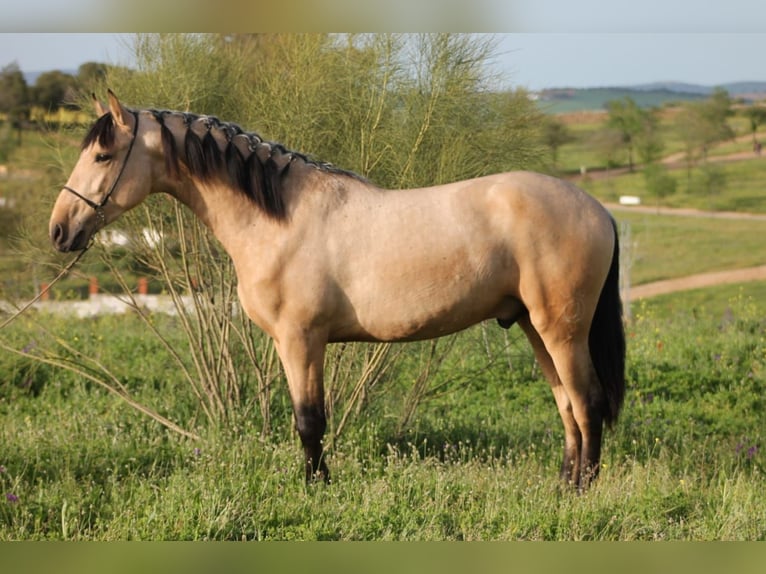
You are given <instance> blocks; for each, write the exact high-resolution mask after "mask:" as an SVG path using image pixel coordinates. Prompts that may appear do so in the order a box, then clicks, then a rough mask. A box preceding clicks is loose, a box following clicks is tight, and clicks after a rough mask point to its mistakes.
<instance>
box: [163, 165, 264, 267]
mask: <svg viewBox="0 0 766 574" xmlns="http://www.w3.org/2000/svg"><path fill="white" fill-rule="evenodd" d="M171 195H173V196H174V197H175V198H176V199H177V200H178V201H180V202H181V203H183V204H184V205H186V206H187V207H188V208H189V209H190V210H191V211H192V212H193V213H194V214H195V215H196V216H197V218H198V219H199V220H200V221H202V223H204V224H205V226H206V227H207V228H208V229H210V231H211V232H212V233H213V235H215V237H216V239H218V241H220V242H221V244H222V245H223V246H224V248H225V249H226V251H227V252H228V253H229V255H230V256H231V257H232V258H233V259H235V262H236V259H237V258H238V257H239V255H240V251H241V250H242V245H243V243H244V242H245V241H247V242H249V243H250V245H252V247H253V248H254V249H256V250H257V249H258V246H257V243H258V240H259V239H258V238H259V237H263V236H269V235H270V234H271V235H273V234H274V233H276V232H277V230H276V229H271V228H272V227H275V226H274V224H273V223H272V222H270V221H269V219H268V218H267V217H265V216H264V215H263V214H262V213H260V212H259V210H258V208H257V207H256V206H255V205H254V204H253V202H252V201H250V200H249V199H248V198H247V197H245V195H244V194H241V193H237V192H235V191H233V190H231V189H230V188H229V187H228V186H227V185H225V184H223V183H204V184H203V183H199V182H196V181H194V180H189V181H187V182H184V184H182V185H180V186H178V187H177V188H176V189H175V190H174V192H173V193H172V194H171Z"/></svg>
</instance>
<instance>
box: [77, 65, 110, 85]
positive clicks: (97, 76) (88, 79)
mask: <svg viewBox="0 0 766 574" xmlns="http://www.w3.org/2000/svg"><path fill="white" fill-rule="evenodd" d="M107 71H108V67H107V65H106V64H101V63H99V62H85V63H84V64H80V67H79V68H77V82H78V83H79V84H80V85H82V86H86V87H90V86H96V85H98V84H100V83H102V82H103V81H104V80H105V79H106V74H107Z"/></svg>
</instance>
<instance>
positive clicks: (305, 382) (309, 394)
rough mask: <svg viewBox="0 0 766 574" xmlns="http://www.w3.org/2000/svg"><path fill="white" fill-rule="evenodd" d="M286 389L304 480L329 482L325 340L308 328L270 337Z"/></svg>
mask: <svg viewBox="0 0 766 574" xmlns="http://www.w3.org/2000/svg"><path fill="white" fill-rule="evenodd" d="M274 342H275V345H276V348H277V353H279V357H280V359H281V361H282V365H283V366H284V368H285V373H286V375H287V384H288V387H289V388H290V399H291V401H292V405H293V413H294V415H295V423H296V427H297V429H298V435H299V436H300V439H301V444H302V445H303V451H304V453H305V455H306V482H311V481H313V480H317V479H322V480H324V481H325V482H329V481H330V472H329V470H328V469H327V465H326V464H325V461H324V456H323V452H322V438H323V437H324V432H325V429H326V427H327V421H326V418H325V410H324V383H323V368H324V353H325V345H326V339H325V338H324V337H321V336H319V335H318V334H316V333H313V332H311V331H303V330H289V331H288V332H286V333H280V335H279V336H278V337H275V338H274Z"/></svg>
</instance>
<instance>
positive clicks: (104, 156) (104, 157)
mask: <svg viewBox="0 0 766 574" xmlns="http://www.w3.org/2000/svg"><path fill="white" fill-rule="evenodd" d="M110 159H112V156H111V155H109V154H108V153H97V154H96V163H104V162H105V161H109V160H110Z"/></svg>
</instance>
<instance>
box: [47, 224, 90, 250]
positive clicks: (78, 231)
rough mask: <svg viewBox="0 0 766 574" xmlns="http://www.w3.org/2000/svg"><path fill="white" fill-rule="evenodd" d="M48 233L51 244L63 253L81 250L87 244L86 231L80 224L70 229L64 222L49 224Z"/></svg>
mask: <svg viewBox="0 0 766 574" xmlns="http://www.w3.org/2000/svg"><path fill="white" fill-rule="evenodd" d="M50 234H51V241H52V242H53V246H54V247H55V248H56V249H58V250H59V251H61V252H64V253H66V252H68V251H81V250H82V249H85V248H86V247H87V246H88V239H89V237H88V233H87V231H86V230H85V228H84V227H83V226H81V225H78V226H77V227H76V228H75V229H71V230H70V229H68V228H67V225H66V224H62V223H55V224H53V225H51V229H50Z"/></svg>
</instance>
